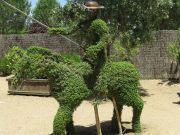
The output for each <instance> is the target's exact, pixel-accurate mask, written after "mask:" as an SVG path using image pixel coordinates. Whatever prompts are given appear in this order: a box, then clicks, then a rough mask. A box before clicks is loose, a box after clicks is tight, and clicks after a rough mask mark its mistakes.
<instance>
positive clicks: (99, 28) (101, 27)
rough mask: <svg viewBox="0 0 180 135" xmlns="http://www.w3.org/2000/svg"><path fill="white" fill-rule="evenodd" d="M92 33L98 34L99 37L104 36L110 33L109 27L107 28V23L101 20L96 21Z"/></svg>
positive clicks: (92, 25)
mask: <svg viewBox="0 0 180 135" xmlns="http://www.w3.org/2000/svg"><path fill="white" fill-rule="evenodd" d="M90 29H91V31H93V32H95V33H97V34H98V35H99V36H103V35H104V34H108V33H109V27H108V26H107V24H106V22H104V21H103V20H101V19H96V20H95V21H93V22H92V24H91V27H90Z"/></svg>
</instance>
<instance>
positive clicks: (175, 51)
mask: <svg viewBox="0 0 180 135" xmlns="http://www.w3.org/2000/svg"><path fill="white" fill-rule="evenodd" d="M168 53H169V55H170V56H171V57H172V58H173V59H175V60H177V61H179V62H180V41H179V42H178V41H175V42H172V43H170V44H169V46H168Z"/></svg>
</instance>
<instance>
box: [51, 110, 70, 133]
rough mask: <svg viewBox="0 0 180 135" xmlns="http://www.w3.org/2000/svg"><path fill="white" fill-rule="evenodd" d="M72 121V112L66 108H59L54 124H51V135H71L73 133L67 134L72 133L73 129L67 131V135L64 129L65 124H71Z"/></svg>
mask: <svg viewBox="0 0 180 135" xmlns="http://www.w3.org/2000/svg"><path fill="white" fill-rule="evenodd" d="M71 121H72V111H71V110H70V109H68V108H65V107H61V108H59V110H58V112H57V114H56V116H55V119H54V124H53V135H67V134H68V135H72V134H73V133H71V134H70V133H69V132H70V131H71V132H72V130H73V129H69V130H67V131H68V133H67V134H66V130H65V129H66V128H67V123H71Z"/></svg>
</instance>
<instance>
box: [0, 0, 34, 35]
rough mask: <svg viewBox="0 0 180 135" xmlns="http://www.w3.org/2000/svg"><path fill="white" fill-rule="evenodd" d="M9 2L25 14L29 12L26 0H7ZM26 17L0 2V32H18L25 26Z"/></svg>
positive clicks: (28, 4)
mask: <svg viewBox="0 0 180 135" xmlns="http://www.w3.org/2000/svg"><path fill="white" fill-rule="evenodd" d="M7 2H9V3H10V4H12V5H14V6H15V7H17V8H18V9H20V10H22V11H23V12H25V13H26V14H29V13H30V6H31V4H30V3H29V1H28V0H18V2H17V0H7ZM26 19H27V17H26V16H23V15H22V14H21V13H19V12H18V11H16V10H14V9H12V8H10V7H9V6H7V5H6V4H4V3H3V2H0V33H1V34H9V33H20V32H21V31H22V30H23V29H24V28H25V26H26V22H27V20H26Z"/></svg>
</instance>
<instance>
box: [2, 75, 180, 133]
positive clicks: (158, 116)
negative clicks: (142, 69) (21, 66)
mask: <svg viewBox="0 0 180 135" xmlns="http://www.w3.org/2000/svg"><path fill="white" fill-rule="evenodd" d="M5 80H6V78H5V77H0V135H50V134H51V133H52V124H53V117H54V115H55V114H56V111H57V109H58V104H57V102H56V101H55V100H54V99H53V98H51V97H34V96H13V95H8V94H7V89H8V87H7V82H6V81H5ZM141 86H142V92H143V93H144V95H145V96H144V97H143V100H144V101H145V106H144V110H143V113H142V119H141V121H142V127H143V133H142V135H180V104H179V101H180V98H179V97H178V93H180V84H171V83H168V82H165V81H162V80H142V81H141ZM112 110H113V107H112V103H111V102H106V103H104V104H101V105H100V106H99V114H100V120H101V123H102V124H101V125H102V129H103V135H108V131H109V124H110V119H111V117H112ZM94 117H95V116H94V111H93V107H92V105H91V104H90V103H89V102H87V101H84V102H83V103H82V105H81V106H80V107H78V108H77V110H76V112H75V113H74V124H75V126H76V132H77V135H95V134H96V128H95V118H94ZM131 119H132V109H131V108H128V107H124V110H123V116H122V121H123V126H124V127H125V128H126V129H127V130H126V131H125V134H126V135H133V133H132V130H131Z"/></svg>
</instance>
